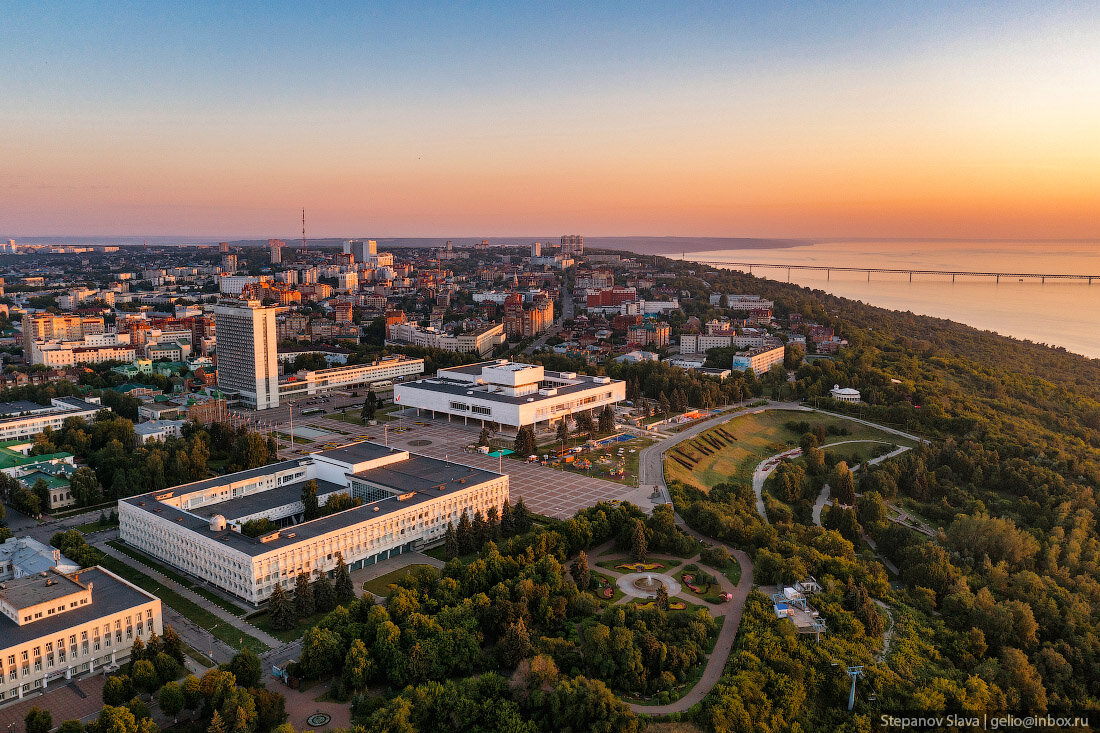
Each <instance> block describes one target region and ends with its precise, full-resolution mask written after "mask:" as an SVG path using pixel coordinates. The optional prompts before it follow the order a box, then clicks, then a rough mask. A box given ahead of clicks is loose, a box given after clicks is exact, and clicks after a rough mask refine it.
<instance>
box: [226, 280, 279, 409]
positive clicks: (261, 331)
mask: <svg viewBox="0 0 1100 733" xmlns="http://www.w3.org/2000/svg"><path fill="white" fill-rule="evenodd" d="M214 336H215V337H216V338H217V341H218V346H217V349H218V387H219V388H221V389H222V390H223V391H225V390H231V391H233V392H236V393H238V394H240V396H241V399H242V400H243V402H244V403H245V404H246V405H248V406H249V407H251V408H252V409H254V410H266V409H267V408H269V407H278V406H279V366H278V359H277V357H276V353H277V350H278V344H279V342H278V340H277V339H276V337H275V306H262V305H260V301H258V300H249V301H239V300H238V301H233V300H226V301H222V302H220V303H218V304H217V305H216V306H214Z"/></svg>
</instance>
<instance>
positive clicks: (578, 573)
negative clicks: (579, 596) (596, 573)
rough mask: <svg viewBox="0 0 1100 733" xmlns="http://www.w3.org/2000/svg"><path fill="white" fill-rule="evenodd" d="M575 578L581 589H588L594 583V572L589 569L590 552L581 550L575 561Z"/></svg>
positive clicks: (573, 571) (573, 569)
mask: <svg viewBox="0 0 1100 733" xmlns="http://www.w3.org/2000/svg"><path fill="white" fill-rule="evenodd" d="M572 573H573V580H574V581H575V582H576V584H577V587H578V588H579V589H581V590H588V587H589V586H590V585H591V583H592V574H591V572H590V571H589V569H588V554H587V553H585V551H584V550H581V551H580V553H578V555H577V559H576V560H575V561H574V562H573V568H572Z"/></svg>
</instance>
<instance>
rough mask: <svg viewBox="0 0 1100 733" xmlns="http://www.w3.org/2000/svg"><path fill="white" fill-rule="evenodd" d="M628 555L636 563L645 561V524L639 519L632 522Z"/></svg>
mask: <svg viewBox="0 0 1100 733" xmlns="http://www.w3.org/2000/svg"><path fill="white" fill-rule="evenodd" d="M630 554H631V556H632V557H633V558H634V560H635V561H636V562H645V561H646V554H647V553H646V537H645V524H643V523H642V520H640V519H635V520H634V528H633V529H632V530H631V534H630Z"/></svg>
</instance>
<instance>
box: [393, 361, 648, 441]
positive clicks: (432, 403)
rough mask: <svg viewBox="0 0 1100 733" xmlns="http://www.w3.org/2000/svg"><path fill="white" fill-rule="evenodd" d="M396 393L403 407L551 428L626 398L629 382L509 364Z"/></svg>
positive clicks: (483, 366) (453, 372)
mask: <svg viewBox="0 0 1100 733" xmlns="http://www.w3.org/2000/svg"><path fill="white" fill-rule="evenodd" d="M393 389H394V392H393V399H394V402H395V403H397V404H399V405H401V406H402V407H415V408H417V410H418V411H420V410H426V411H428V412H429V413H431V414H432V415H437V414H438V415H448V416H450V417H451V418H454V417H461V418H463V420H464V421H466V422H468V421H469V419H470V418H473V419H474V420H479V421H481V422H483V423H488V422H494V423H498V424H500V425H507V426H510V427H516V428H518V427H521V426H524V425H533V426H544V427H549V426H550V425H552V424H555V423H557V422H558V421H560V420H561V419H562V418H563V417H565V416H567V415H572V414H574V413H577V412H581V411H582V410H598V409H601V408H602V407H603V406H604V405H611V404H614V403H616V402H620V401H622V400H624V399H626V382H623V381H622V380H619V379H611V378H609V377H590V376H586V375H578V374H576V373H575V372H548V371H545V370H544V369H543V368H542V367H541V366H539V365H537V364H518V363H515V362H510V361H507V360H505V359H498V360H496V361H485V362H480V363H477V364H466V365H463V366H457V367H452V368H450V369H440V370H439V371H437V372H436V375H435V377H431V378H428V379H417V380H415V381H412V382H405V383H403V384H397V385H394V388H393Z"/></svg>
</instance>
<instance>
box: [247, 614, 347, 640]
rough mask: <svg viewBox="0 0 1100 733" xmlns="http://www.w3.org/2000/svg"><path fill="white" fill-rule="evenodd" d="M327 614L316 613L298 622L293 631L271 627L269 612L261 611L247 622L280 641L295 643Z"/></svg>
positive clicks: (248, 618)
mask: <svg viewBox="0 0 1100 733" xmlns="http://www.w3.org/2000/svg"><path fill="white" fill-rule="evenodd" d="M327 615H328V614H327V613H320V612H318V613H315V614H313V615H312V616H308V617H306V618H304V619H300V620H299V621H298V625H297V626H295V627H294V628H293V629H276V628H273V627H272V626H271V616H270V615H269V614H268V613H267V611H260V612H259V613H256V614H253V615H251V616H248V617H247V618H246V620H247V621H248V623H250V624H252V625H253V626H255V627H256V628H257V629H259V630H260V631H264V632H267V633H268V634H271V635H272V636H274V637H275V638H276V639H278V640H279V641H295V640H297V639H300V638H302V634H304V633H306V630H307V629H309V628H312V627H314V626H316V625H317V624H318V623H320V621H321V619H323V618H324V617H325V616H327Z"/></svg>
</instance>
